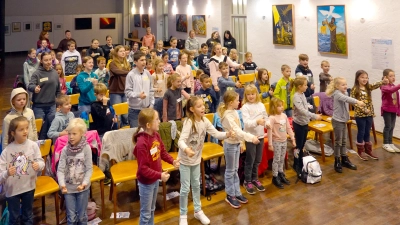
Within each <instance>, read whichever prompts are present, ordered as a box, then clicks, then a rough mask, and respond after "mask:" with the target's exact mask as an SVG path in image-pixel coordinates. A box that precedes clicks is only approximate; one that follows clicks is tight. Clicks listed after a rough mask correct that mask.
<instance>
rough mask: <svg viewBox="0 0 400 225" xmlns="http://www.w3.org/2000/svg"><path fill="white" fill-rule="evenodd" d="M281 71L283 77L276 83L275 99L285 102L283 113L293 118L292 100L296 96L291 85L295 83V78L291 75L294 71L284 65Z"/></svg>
mask: <svg viewBox="0 0 400 225" xmlns="http://www.w3.org/2000/svg"><path fill="white" fill-rule="evenodd" d="M281 71H282V75H283V76H282V78H281V79H279V80H278V82H277V83H276V86H275V90H274V97H275V98H279V99H280V100H282V101H283V107H284V111H283V113H285V114H286V116H287V117H292V107H293V101H292V99H293V95H294V89H293V88H292V85H291V83H292V82H293V78H291V77H290V73H291V72H292V71H291V69H290V67H289V66H288V65H286V64H284V65H282V67H281Z"/></svg>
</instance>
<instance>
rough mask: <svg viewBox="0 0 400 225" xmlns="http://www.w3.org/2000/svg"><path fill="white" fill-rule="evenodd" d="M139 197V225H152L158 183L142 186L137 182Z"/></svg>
mask: <svg viewBox="0 0 400 225" xmlns="http://www.w3.org/2000/svg"><path fill="white" fill-rule="evenodd" d="M138 185H139V196H140V218H139V221H140V222H139V224H140V225H148V224H149V225H153V224H154V210H156V201H157V193H158V185H159V181H158V180H157V181H156V182H154V183H152V184H142V183H140V181H138Z"/></svg>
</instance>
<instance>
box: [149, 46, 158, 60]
mask: <svg viewBox="0 0 400 225" xmlns="http://www.w3.org/2000/svg"><path fill="white" fill-rule="evenodd" d="M156 58H157V50H156V49H155V48H153V49H151V50H150V59H151V60H155V59H156Z"/></svg>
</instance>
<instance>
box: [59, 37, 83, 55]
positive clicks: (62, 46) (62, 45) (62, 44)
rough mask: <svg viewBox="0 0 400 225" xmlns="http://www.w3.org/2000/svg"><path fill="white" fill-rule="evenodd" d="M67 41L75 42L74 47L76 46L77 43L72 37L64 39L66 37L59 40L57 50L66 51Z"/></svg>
mask: <svg viewBox="0 0 400 225" xmlns="http://www.w3.org/2000/svg"><path fill="white" fill-rule="evenodd" d="M68 41H74V42H75V49H77V48H78V45H77V44H76V41H75V40H74V39H73V38H71V39H66V38H64V39H62V40H61V41H60V43H59V44H58V48H57V50H58V51H59V52H65V51H67V50H68Z"/></svg>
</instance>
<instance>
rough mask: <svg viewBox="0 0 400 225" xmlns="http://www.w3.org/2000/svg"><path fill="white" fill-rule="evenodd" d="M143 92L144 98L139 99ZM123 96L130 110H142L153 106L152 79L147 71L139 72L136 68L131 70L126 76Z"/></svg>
mask: <svg viewBox="0 0 400 225" xmlns="http://www.w3.org/2000/svg"><path fill="white" fill-rule="evenodd" d="M142 92H144V93H145V94H146V98H144V99H141V98H140V94H141V93H142ZM125 96H126V98H127V99H128V104H129V108H130V109H143V108H148V107H153V106H154V90H153V78H152V77H151V74H150V72H149V71H148V70H143V72H142V73H140V72H139V70H138V69H137V68H134V69H133V70H131V72H129V73H128V76H126V84H125Z"/></svg>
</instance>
